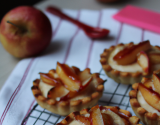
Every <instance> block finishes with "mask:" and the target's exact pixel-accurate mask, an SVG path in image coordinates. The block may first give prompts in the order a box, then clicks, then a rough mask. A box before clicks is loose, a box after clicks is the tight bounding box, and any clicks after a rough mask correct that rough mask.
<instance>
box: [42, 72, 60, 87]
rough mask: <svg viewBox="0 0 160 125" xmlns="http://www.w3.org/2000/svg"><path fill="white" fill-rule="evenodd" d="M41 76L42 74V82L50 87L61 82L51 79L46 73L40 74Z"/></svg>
mask: <svg viewBox="0 0 160 125" xmlns="http://www.w3.org/2000/svg"><path fill="white" fill-rule="evenodd" d="M39 74H40V77H41V80H42V81H43V82H44V83H46V84H48V85H51V86H56V85H57V84H59V82H60V81H59V80H58V79H54V78H52V77H50V76H49V75H48V74H45V73H39Z"/></svg>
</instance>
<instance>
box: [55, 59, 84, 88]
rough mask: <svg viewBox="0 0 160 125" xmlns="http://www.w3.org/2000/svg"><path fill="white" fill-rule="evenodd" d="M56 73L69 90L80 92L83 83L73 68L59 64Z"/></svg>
mask: <svg viewBox="0 0 160 125" xmlns="http://www.w3.org/2000/svg"><path fill="white" fill-rule="evenodd" d="M56 72H57V74H58V76H59V77H60V79H61V81H62V82H63V84H64V86H65V87H66V88H67V89H68V90H70V91H79V89H80V86H81V84H82V83H81V81H80V79H79V78H78V76H77V75H76V74H75V72H74V71H73V69H72V68H70V67H69V66H68V65H66V64H60V63H59V62H57V68H56Z"/></svg>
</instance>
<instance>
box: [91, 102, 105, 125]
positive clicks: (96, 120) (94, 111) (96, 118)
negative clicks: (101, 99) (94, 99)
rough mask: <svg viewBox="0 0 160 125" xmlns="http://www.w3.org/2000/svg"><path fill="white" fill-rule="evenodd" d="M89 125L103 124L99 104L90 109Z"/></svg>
mask: <svg viewBox="0 0 160 125" xmlns="http://www.w3.org/2000/svg"><path fill="white" fill-rule="evenodd" d="M90 118H91V125H105V124H104V121H103V117H102V115H101V111H100V108H99V106H98V105H97V106H94V107H92V108H91V110H90Z"/></svg>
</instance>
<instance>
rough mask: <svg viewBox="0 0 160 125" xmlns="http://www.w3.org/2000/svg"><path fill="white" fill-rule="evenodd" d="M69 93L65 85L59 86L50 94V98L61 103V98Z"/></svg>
mask: <svg viewBox="0 0 160 125" xmlns="http://www.w3.org/2000/svg"><path fill="white" fill-rule="evenodd" d="M68 93H69V91H68V90H67V89H66V88H65V87H64V86H63V85H58V86H56V87H54V88H52V89H51V90H50V91H49V92H48V98H51V99H56V100H58V101H59V99H60V98H61V97H63V96H65V95H67V94H68Z"/></svg>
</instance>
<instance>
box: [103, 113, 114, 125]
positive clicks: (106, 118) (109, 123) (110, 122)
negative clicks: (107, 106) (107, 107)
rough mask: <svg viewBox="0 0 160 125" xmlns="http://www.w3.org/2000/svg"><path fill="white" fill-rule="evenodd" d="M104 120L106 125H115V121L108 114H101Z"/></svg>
mask: <svg viewBox="0 0 160 125" xmlns="http://www.w3.org/2000/svg"><path fill="white" fill-rule="evenodd" d="M101 115H102V118H103V122H104V125H114V124H113V119H112V117H111V116H110V115H108V114H106V113H101Z"/></svg>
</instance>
